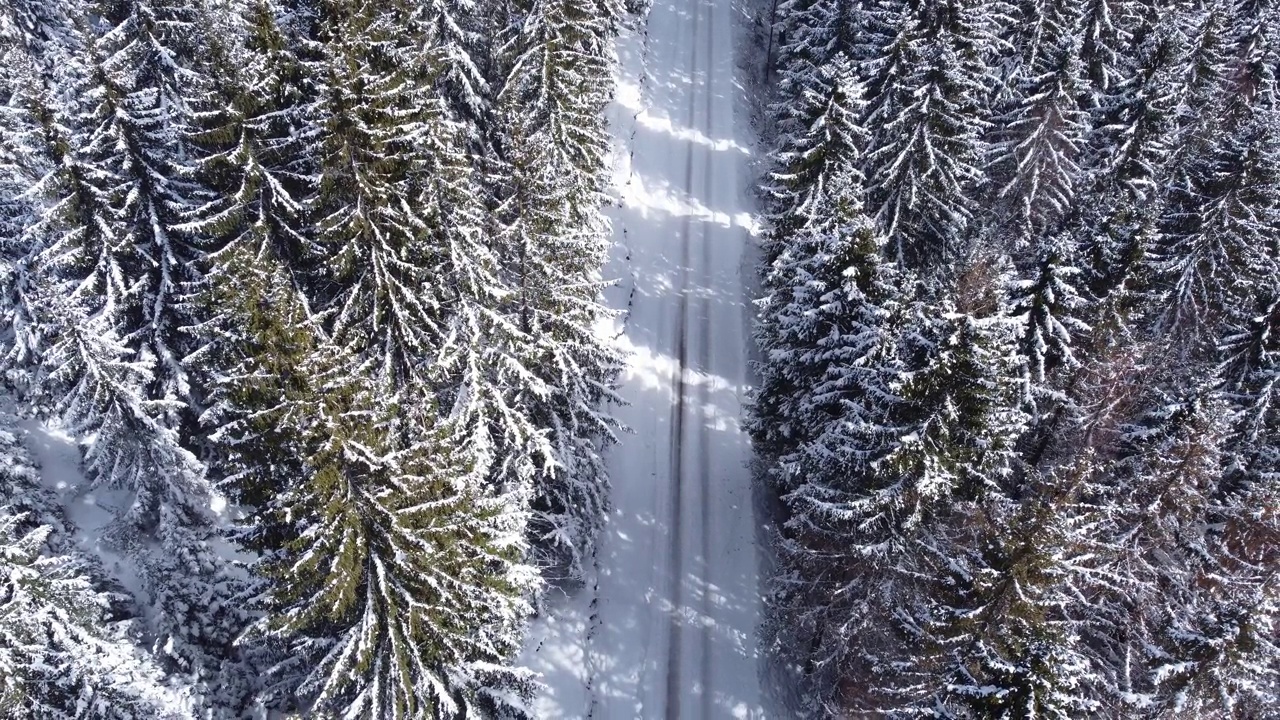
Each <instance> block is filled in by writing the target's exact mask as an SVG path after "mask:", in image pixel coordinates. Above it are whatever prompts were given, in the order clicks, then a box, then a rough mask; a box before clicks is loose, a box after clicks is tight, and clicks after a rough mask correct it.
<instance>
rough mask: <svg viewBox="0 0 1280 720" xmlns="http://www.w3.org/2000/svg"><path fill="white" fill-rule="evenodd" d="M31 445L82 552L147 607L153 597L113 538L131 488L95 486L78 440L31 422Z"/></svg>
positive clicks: (26, 426) (28, 426)
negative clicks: (86, 474)
mask: <svg viewBox="0 0 1280 720" xmlns="http://www.w3.org/2000/svg"><path fill="white" fill-rule="evenodd" d="M23 429H24V430H26V441H27V447H28V448H29V449H30V450H31V454H32V456H33V457H34V458H35V460H36V462H38V463H39V464H40V476H41V479H42V480H44V483H45V485H46V486H48V487H49V488H51V489H53V491H54V492H55V493H57V496H58V499H59V501H60V503H61V505H62V507H63V509H64V510H65V512H66V514H67V519H68V520H70V521H71V523H72V525H74V526H75V529H76V532H75V536H74V539H75V542H76V545H77V546H78V547H79V549H80V550H81V551H83V552H85V553H87V554H88V555H89V556H91V557H97V558H98V559H99V560H100V561H101V562H102V565H103V567H104V568H105V569H106V571H107V573H108V574H109V575H110V576H111V577H112V578H113V579H114V580H116V581H117V582H119V583H120V585H121V586H122V587H124V589H126V590H128V591H129V593H130V594H131V595H133V597H134V598H136V599H137V600H138V601H139V607H140V608H142V609H144V610H145V609H147V603H146V598H147V597H148V593H147V591H146V587H145V585H144V583H143V581H142V578H141V577H140V576H139V574H138V571H137V568H136V567H135V564H134V562H133V561H132V560H130V559H128V558H125V557H124V556H123V555H121V553H120V552H119V548H116V547H113V546H112V544H111V543H110V542H109V540H108V538H110V537H111V533H110V528H111V527H112V525H113V524H114V523H115V521H116V518H118V517H123V516H124V514H125V512H126V511H127V510H128V508H129V504H130V503H132V502H133V493H132V492H131V491H129V490H118V489H111V488H94V487H92V485H91V483H89V481H88V480H86V479H85V477H84V474H83V473H82V472H81V470H80V446H79V445H78V444H77V443H76V440H75V438H73V437H71V436H69V435H67V434H66V433H65V432H63V431H61V430H59V429H58V428H55V427H51V426H49V425H46V424H43V423H40V422H38V421H35V420H27V421H25V422H24V423H23Z"/></svg>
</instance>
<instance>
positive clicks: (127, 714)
mask: <svg viewBox="0 0 1280 720" xmlns="http://www.w3.org/2000/svg"><path fill="white" fill-rule="evenodd" d="M8 400H9V398H6V402H7V401H8ZM24 435H25V433H24V432H23V431H22V430H20V429H19V427H18V422H17V418H16V417H14V416H13V415H12V414H10V412H9V410H8V408H4V409H0V573H2V575H0V576H2V577H4V578H5V581H4V583H3V585H0V678H2V679H0V712H4V714H5V716H6V717H12V718H45V717H70V716H73V715H76V714H77V713H78V715H77V716H85V715H86V714H87V715H91V716H93V717H102V718H138V719H139V720H141V719H142V718H148V717H152V718H170V717H177V716H178V715H177V714H178V713H179V712H180V711H181V703H180V698H179V697H177V694H176V693H174V692H172V691H171V690H169V689H167V688H165V687H164V686H163V683H162V680H161V671H160V668H159V667H158V666H157V665H155V664H154V663H153V662H150V661H149V660H148V659H147V658H146V657H145V656H144V655H143V654H142V653H141V652H140V651H139V650H138V649H136V648H135V647H133V644H132V642H131V638H130V637H129V634H128V631H129V627H130V625H131V619H130V618H129V615H130V614H131V613H130V611H131V608H130V607H129V603H128V602H127V599H126V596H124V595H123V594H122V593H121V592H119V591H118V590H113V589H109V587H108V584H107V583H106V582H105V581H104V573H103V569H102V568H101V567H100V566H99V565H98V564H97V563H95V562H93V561H92V560H91V559H90V558H89V557H86V556H85V555H83V554H81V553H80V552H79V551H78V550H77V549H76V548H75V547H74V546H73V544H72V540H71V537H70V536H71V533H72V532H73V531H74V530H75V528H74V527H73V526H71V524H70V523H69V522H68V521H67V520H66V518H65V516H64V515H63V513H62V508H61V507H60V506H59V504H58V498H57V497H55V496H54V494H53V493H52V492H50V491H49V490H48V489H46V487H45V486H43V485H42V484H41V483H42V479H41V477H40V470H39V468H37V467H36V465H35V463H34V461H33V460H32V458H31V457H30V455H29V454H28V452H27V449H26V448H25V447H24V445H23V440H24V437H23V436H24Z"/></svg>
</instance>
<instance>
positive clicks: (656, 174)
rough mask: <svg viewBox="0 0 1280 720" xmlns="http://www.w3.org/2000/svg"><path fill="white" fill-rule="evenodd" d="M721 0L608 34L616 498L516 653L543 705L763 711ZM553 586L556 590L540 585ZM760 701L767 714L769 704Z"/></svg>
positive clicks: (741, 272)
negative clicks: (611, 37)
mask: <svg viewBox="0 0 1280 720" xmlns="http://www.w3.org/2000/svg"><path fill="white" fill-rule="evenodd" d="M743 12H744V10H743V6H741V5H739V4H738V3H737V2H734V1H731V0H656V2H655V4H654V6H653V9H652V11H651V13H650V15H649V18H648V22H647V26H646V27H644V28H640V29H637V30H630V31H627V32H625V33H624V34H623V37H622V38H621V39H620V41H619V59H620V62H619V77H618V85H617V97H616V99H615V101H614V103H613V105H612V107H611V109H610V118H609V120H610V127H611V132H612V134H613V137H614V171H615V172H614V179H615V183H614V185H615V187H614V191H615V193H616V201H617V202H616V205H617V207H615V208H613V209H612V219H613V224H614V234H615V244H614V251H613V255H612V258H611V261H610V264H609V266H608V268H607V269H606V273H607V276H608V277H611V278H617V279H618V280H619V282H618V285H617V286H615V287H613V288H611V289H610V291H609V293H608V301H609V305H610V306H611V307H613V308H615V309H616V310H617V311H618V315H617V317H615V318H613V319H611V320H610V321H609V323H607V327H603V328H601V332H603V333H607V334H608V335H609V336H610V337H612V338H616V340H617V342H619V343H620V344H621V346H622V348H623V350H624V351H625V352H627V353H628V354H629V358H628V363H627V367H626V370H625V373H624V376H623V382H622V387H621V391H620V392H621V396H622V397H623V399H625V400H626V402H627V403H628V404H627V405H626V406H625V407H620V408H617V410H616V414H617V416H618V417H619V419H620V420H622V422H624V423H625V424H626V425H627V426H628V427H629V428H630V429H631V431H632V432H631V433H630V434H627V435H624V436H623V437H622V440H621V443H620V444H619V445H618V446H616V447H614V448H611V449H610V450H609V451H608V452H609V461H610V462H609V467H610V472H611V477H612V483H613V489H612V504H613V510H612V512H611V514H610V517H609V521H608V524H607V526H606V528H605V530H604V533H603V536H602V537H601V539H600V545H599V551H598V553H597V556H596V558H595V566H594V568H592V569H591V571H590V572H589V573H588V577H587V578H586V584H585V587H583V588H582V589H580V590H578V591H576V592H573V593H571V594H570V595H567V596H558V597H552V598H550V599H549V600H548V602H547V607H546V608H545V609H544V610H545V612H544V614H543V615H542V616H541V617H539V618H538V619H537V621H536V622H535V623H534V626H533V628H532V630H531V634H530V638H529V642H528V646H527V648H526V651H525V653H524V655H523V656H522V658H521V661H522V662H523V663H524V664H525V665H527V666H528V667H530V668H532V669H534V670H535V671H537V672H539V673H541V674H542V682H543V683H544V684H545V686H546V689H545V692H544V693H542V695H541V696H540V697H539V698H538V699H537V704H536V705H535V712H536V715H537V716H538V717H546V718H553V717H554V718H587V717H589V718H596V719H605V718H668V719H675V718H686V719H687V720H702V719H708V720H710V719H712V718H761V717H765V716H766V711H765V707H766V706H765V704H764V702H763V700H762V697H761V695H762V693H761V681H760V678H761V677H762V675H763V672H762V671H763V663H762V661H761V653H760V650H759V647H758V643H757V636H758V631H759V622H760V617H761V615H760V588H759V583H758V577H759V576H760V566H759V563H760V561H761V553H760V552H759V550H758V547H759V546H760V545H761V543H762V538H764V537H765V535H766V530H765V529H764V527H763V524H762V523H760V522H758V521H757V514H758V513H757V509H756V508H757V504H758V503H759V499H758V498H757V497H756V493H755V487H754V485H753V482H752V472H751V469H750V467H749V463H750V459H751V449H750V444H749V441H748V439H747V436H746V434H745V432H744V431H743V430H742V428H741V419H742V414H743V407H744V404H745V400H746V393H747V391H748V389H749V367H748V348H749V346H750V345H751V338H750V319H751V315H752V313H751V305H750V296H751V295H752V292H753V288H754V285H755V282H754V276H755V273H754V263H755V248H756V235H757V225H756V218H755V216H754V214H753V212H752V211H751V206H752V204H753V203H752V202H751V200H752V197H751V193H750V191H749V186H750V184H751V174H750V165H751V162H752V153H753V151H752V149H751V148H752V146H753V143H752V141H751V136H752V130H751V123H750V121H749V117H748V113H747V110H746V104H745V102H744V98H743V94H744V91H743V88H744V84H743V83H742V82H741V80H740V78H739V77H738V76H739V73H740V72H742V71H741V70H740V69H739V67H738V65H739V63H738V59H739V57H740V54H739V53H737V52H735V42H736V40H737V39H738V37H739V36H740V35H742V34H743V33H742V30H743V27H744V26H746V25H747V24H748V22H747V19H746V18H744V17H743V16H742V13H743ZM553 594H554V591H553ZM770 714H772V713H770Z"/></svg>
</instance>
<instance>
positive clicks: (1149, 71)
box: [1089, 10, 1185, 204]
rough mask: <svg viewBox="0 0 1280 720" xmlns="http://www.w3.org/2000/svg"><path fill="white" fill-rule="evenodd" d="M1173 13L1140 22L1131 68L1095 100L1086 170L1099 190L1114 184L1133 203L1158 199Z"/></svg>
mask: <svg viewBox="0 0 1280 720" xmlns="http://www.w3.org/2000/svg"><path fill="white" fill-rule="evenodd" d="M1182 23H1183V20H1182V18H1181V16H1180V15H1179V14H1178V13H1177V12H1174V11H1172V10H1171V11H1169V12H1165V13H1162V14H1161V15H1160V16H1159V17H1158V18H1157V19H1155V20H1150V21H1147V22H1144V23H1143V25H1142V28H1141V32H1137V33H1135V37H1134V42H1135V43H1137V50H1136V55H1135V57H1134V58H1133V66H1132V68H1130V69H1128V71H1127V72H1126V74H1125V75H1123V76H1122V77H1121V78H1118V79H1116V80H1115V81H1114V82H1112V83H1111V84H1110V87H1111V89H1110V91H1109V92H1108V93H1107V94H1105V95H1099V96H1098V101H1097V102H1098V105H1097V107H1096V108H1095V110H1094V119H1093V128H1094V131H1093V133H1092V137H1091V138H1090V146H1091V147H1090V149H1091V154H1092V157H1091V158H1090V162H1089V166H1090V168H1092V169H1093V171H1094V178H1093V180H1094V182H1095V183H1096V184H1098V186H1099V187H1106V186H1107V185H1108V184H1109V183H1115V184H1117V185H1119V186H1120V187H1123V188H1124V189H1125V190H1127V191H1128V192H1129V193H1130V194H1132V195H1133V197H1134V199H1133V200H1132V202H1136V203H1139V204H1143V203H1151V202H1152V201H1153V200H1155V199H1156V198H1158V197H1159V196H1160V193H1161V192H1162V191H1163V189H1164V187H1163V186H1164V183H1165V180H1166V178H1167V177H1168V163H1169V160H1170V157H1171V156H1172V154H1173V152H1174V145H1173V142H1174V140H1175V131H1176V129H1177V125H1176V122H1177V118H1178V113H1179V108H1178V105H1177V103H1178V100H1179V98H1178V84H1177V80H1178V74H1179V73H1180V72H1181V71H1182V69H1183V63H1184V58H1185V47H1184V45H1185V43H1184V38H1183V35H1182V33H1181V28H1180V25H1181V24H1182Z"/></svg>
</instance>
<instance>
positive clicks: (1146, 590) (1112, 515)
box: [1081, 366, 1228, 714]
mask: <svg viewBox="0 0 1280 720" xmlns="http://www.w3.org/2000/svg"><path fill="white" fill-rule="evenodd" d="M1177 376H1178V372H1177V371H1176V370H1175V369H1167V368H1152V367H1150V366H1149V367H1148V368H1147V378H1146V385H1145V387H1140V388H1139V389H1137V392H1138V393H1139V395H1140V397H1135V398H1131V399H1130V407H1131V408H1132V409H1131V410H1130V411H1129V414H1130V420H1129V421H1128V422H1126V423H1123V424H1122V425H1120V427H1119V428H1118V430H1119V431H1120V432H1118V433H1117V434H1116V435H1115V441H1116V444H1115V446H1113V447H1112V448H1110V452H1111V453H1113V458H1114V459H1113V460H1111V461H1110V462H1109V463H1108V464H1107V465H1106V466H1105V467H1103V468H1101V472H1102V473H1104V474H1105V475H1104V477H1102V478H1100V480H1101V482H1097V483H1095V485H1094V487H1095V494H1094V497H1093V498H1092V504H1093V505H1094V506H1095V508H1096V511H1095V512H1094V513H1093V515H1092V516H1091V518H1090V523H1091V525H1092V527H1093V529H1092V531H1091V534H1090V539H1091V540H1092V542H1093V548H1094V552H1095V553H1096V555H1097V561H1096V568H1095V573H1094V575H1093V578H1094V579H1093V581H1092V582H1091V583H1089V585H1088V586H1086V587H1084V588H1082V589H1081V591H1082V592H1084V593H1086V594H1087V595H1088V596H1090V597H1092V598H1094V601H1093V602H1092V603H1091V605H1092V611H1091V612H1090V617H1089V622H1088V623H1087V624H1086V625H1084V626H1083V628H1082V631H1083V633H1084V634H1085V636H1086V643H1087V645H1088V646H1089V648H1090V654H1091V656H1092V657H1094V658H1096V662H1095V667H1096V669H1097V670H1098V672H1099V673H1100V675H1101V676H1102V687H1103V688H1104V691H1103V693H1102V695H1101V697H1100V698H1099V699H1100V700H1101V701H1102V702H1103V703H1105V705H1106V706H1107V707H1109V708H1111V710H1110V711H1109V712H1111V713H1113V714H1114V713H1132V712H1135V711H1137V710H1138V709H1139V708H1142V707H1149V706H1150V705H1151V704H1152V703H1161V702H1163V701H1164V698H1162V697H1161V693H1160V692H1159V688H1158V681H1159V680H1160V679H1161V675H1162V674H1163V673H1161V672H1155V671H1156V670H1157V668H1158V667H1159V666H1160V665H1161V664H1163V662H1162V658H1165V657H1167V654H1166V653H1165V651H1164V650H1162V647H1164V646H1166V643H1167V640H1168V635H1167V634H1166V631H1167V629H1169V628H1172V627H1175V626H1176V625H1177V624H1178V623H1179V622H1182V621H1184V619H1185V615H1186V612H1187V611H1188V610H1190V609H1192V608H1193V607H1194V605H1195V599H1196V597H1197V595H1198V594H1199V592H1200V591H1199V590H1198V589H1197V587H1196V585H1197V583H1199V582H1201V581H1208V580H1209V579H1210V578H1211V577H1212V575H1213V574H1214V572H1215V571H1216V570H1217V568H1218V558H1217V557H1215V556H1216V552H1215V549H1214V545H1215V544H1216V543H1215V541H1214V538H1213V534H1214V532H1213V529H1212V524H1213V506H1214V504H1215V503H1214V497H1215V496H1216V495H1217V494H1218V490H1219V484H1220V478H1221V471H1222V460H1223V449H1224V442H1225V440H1226V433H1227V429H1228V428H1227V423H1226V418H1227V415H1226V412H1225V408H1224V407H1223V405H1222V402H1221V400H1220V399H1219V398H1217V397H1216V396H1215V394H1214V393H1213V392H1211V391H1210V390H1208V389H1207V388H1205V387H1203V386H1202V387H1198V388H1191V389H1190V390H1186V391H1183V390H1180V389H1175V390H1174V391H1172V392H1167V391H1164V390H1162V389H1161V388H1160V387H1159V385H1158V383H1160V382H1161V381H1162V380H1164V381H1166V382H1167V379H1169V378H1177Z"/></svg>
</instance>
